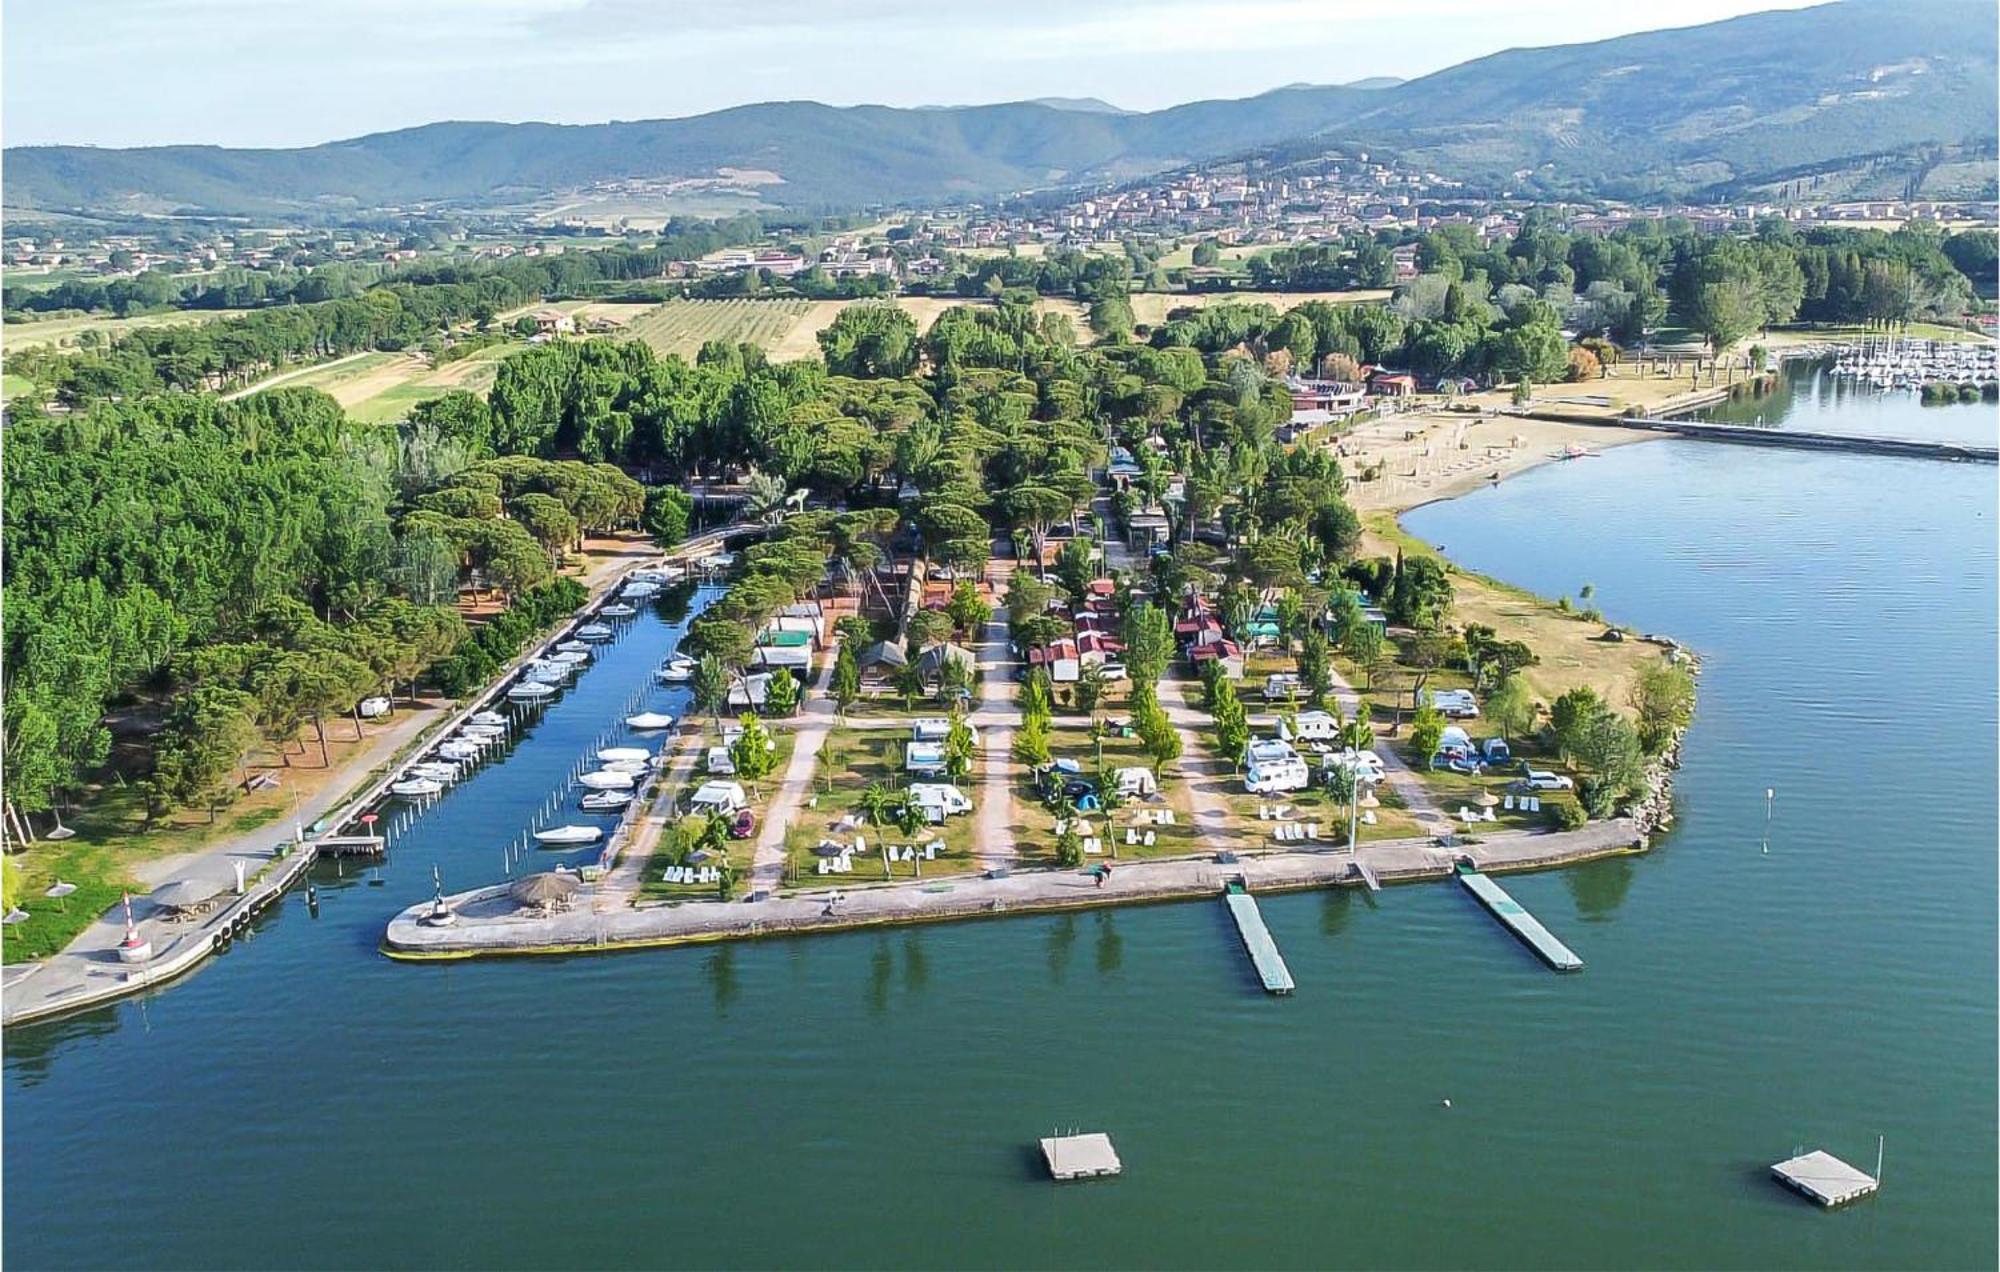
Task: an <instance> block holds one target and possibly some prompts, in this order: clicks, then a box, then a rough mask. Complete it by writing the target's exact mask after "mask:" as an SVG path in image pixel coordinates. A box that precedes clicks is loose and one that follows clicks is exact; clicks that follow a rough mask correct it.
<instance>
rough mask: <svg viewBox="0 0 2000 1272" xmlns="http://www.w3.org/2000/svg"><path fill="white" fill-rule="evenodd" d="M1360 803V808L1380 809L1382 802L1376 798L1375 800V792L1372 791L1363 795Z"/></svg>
mask: <svg viewBox="0 0 2000 1272" xmlns="http://www.w3.org/2000/svg"><path fill="white" fill-rule="evenodd" d="M1360 803H1361V806H1362V807H1363V808H1380V807H1382V801H1381V800H1379V799H1376V798H1375V792H1374V791H1369V792H1368V793H1367V794H1366V795H1363V796H1362V797H1361V800H1360Z"/></svg>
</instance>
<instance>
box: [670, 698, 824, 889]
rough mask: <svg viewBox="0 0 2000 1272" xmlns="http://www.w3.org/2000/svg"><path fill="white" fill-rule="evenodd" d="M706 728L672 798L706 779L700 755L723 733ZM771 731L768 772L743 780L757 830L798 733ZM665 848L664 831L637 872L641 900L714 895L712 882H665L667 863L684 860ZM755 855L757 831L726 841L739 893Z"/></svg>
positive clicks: (705, 752) (795, 744) (761, 824)
mask: <svg viewBox="0 0 2000 1272" xmlns="http://www.w3.org/2000/svg"><path fill="white" fill-rule="evenodd" d="M705 732H706V736H704V737H703V738H702V739H701V740H700V741H699V742H698V743H697V744H696V746H695V757H696V758H695V762H694V767H693V768H691V769H689V770H687V773H686V779H685V780H684V781H682V782H681V783H679V785H678V786H677V787H675V788H674V789H673V790H671V792H670V794H671V796H672V797H673V798H674V799H678V798H679V797H680V796H681V794H682V793H683V792H685V793H688V794H692V793H693V791H694V788H695V787H697V786H700V785H701V784H702V783H703V782H705V781H708V780H709V774H708V772H707V769H706V766H705V765H704V764H703V763H702V760H701V757H702V756H704V755H706V754H707V752H708V748H709V747H711V746H719V745H721V742H722V736H721V732H720V731H719V730H715V729H709V730H706V731H705ZM770 733H771V741H772V742H774V743H776V744H777V749H776V750H775V751H774V752H773V753H772V758H773V761H774V762H773V764H772V767H771V772H770V774H769V775H768V776H766V777H764V778H761V779H760V780H759V781H758V782H756V783H755V784H752V783H750V782H744V783H743V790H744V793H745V794H746V795H747V796H749V799H750V807H751V808H753V809H755V810H757V829H758V830H759V831H761V830H762V829H763V826H764V816H765V814H766V812H767V811H768V809H769V807H770V801H771V797H772V796H774V795H775V794H777V791H778V784H779V783H780V782H781V781H783V780H784V776H785V768H786V766H787V765H789V764H790V763H791V762H792V750H793V748H794V747H796V746H797V745H798V734H797V732H796V731H794V730H792V729H772V730H771V731H770ZM676 740H678V739H676ZM670 753H671V752H670ZM670 780H671V779H670ZM723 780H727V781H741V780H742V779H741V778H725V779H723ZM665 848H666V841H665V837H664V835H663V836H662V838H661V841H660V843H659V844H657V845H655V847H654V849H653V852H652V855H651V856H650V857H649V858H648V859H647V861H646V864H645V866H644V867H642V868H641V870H640V872H639V879H640V882H639V899H640V900H642V901H658V900H671V901H691V900H701V899H706V898H710V897H713V896H715V895H716V886H715V885H714V884H712V883H668V882H667V881H666V879H665V878H664V875H665V873H666V869H667V867H668V866H672V865H682V864H685V863H683V862H680V861H677V860H675V859H674V858H673V857H671V856H669V855H668V854H667V852H666V851H665ZM756 856H757V835H756V834H755V833H753V834H752V835H751V836H750V838H748V839H731V840H729V841H728V857H729V864H730V865H731V866H732V867H734V868H735V871H736V889H737V891H738V893H739V894H740V893H741V892H742V890H743V888H744V887H745V886H746V885H747V883H748V881H749V878H750V866H751V864H752V863H753V862H754V861H755V860H756ZM695 864H697V865H710V866H714V865H720V864H721V863H720V862H717V861H707V862H697V863H695Z"/></svg>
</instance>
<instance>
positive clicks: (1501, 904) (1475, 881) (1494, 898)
mask: <svg viewBox="0 0 2000 1272" xmlns="http://www.w3.org/2000/svg"><path fill="white" fill-rule="evenodd" d="M1458 881H1459V883H1461V884H1463V885H1464V886H1465V890H1466V891H1467V892H1470V893H1471V894H1472V895H1473V896H1475V897H1477V898H1479V903H1480V904H1481V905H1483V906H1485V907H1486V909H1487V910H1488V911H1489V912H1490V913H1491V914H1492V915H1493V917H1494V918H1496V919H1498V920H1500V922H1501V923H1502V924H1504V925H1505V926H1506V928H1507V930H1508V931H1510V932H1512V933H1513V934H1514V935H1515V936H1518V937H1520V938H1521V940H1522V941H1523V942H1524V943H1526V945H1527V946H1528V948H1529V949H1531V950H1533V951H1534V952H1535V953H1536V954H1538V955H1540V956H1541V959H1542V961H1543V962H1544V963H1547V964H1548V965H1549V966H1550V967H1552V968H1554V969H1555V970H1556V971H1559V972H1580V971H1582V970H1583V960H1582V959H1580V958H1578V957H1577V956H1576V955H1575V954H1574V953H1572V952H1571V951H1570V948H1569V946H1567V945H1564V944H1563V943H1562V942H1561V941H1558V940H1557V939H1556V938H1555V934H1554V933H1552V932H1550V931H1549V930H1548V929H1547V928H1545V927H1543V926H1542V925H1541V922H1540V921H1539V920H1537V919H1536V918H1535V916H1534V915H1532V914H1529V913H1528V912H1527V910H1525V909H1523V908H1522V906H1521V903H1520V902H1519V901H1516V900H1515V899H1514V898H1512V897H1510V896H1508V895H1507V892H1506V890H1505V889H1504V888H1502V887H1501V886H1500V885H1499V884H1497V883H1495V882H1493V881H1492V880H1491V879H1489V878H1487V877H1486V876H1485V875H1483V874H1481V873H1479V871H1477V870H1475V869H1473V868H1472V866H1471V865H1470V864H1468V863H1466V862H1460V863H1459V865H1458Z"/></svg>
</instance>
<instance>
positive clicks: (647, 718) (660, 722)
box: [625, 711, 674, 729]
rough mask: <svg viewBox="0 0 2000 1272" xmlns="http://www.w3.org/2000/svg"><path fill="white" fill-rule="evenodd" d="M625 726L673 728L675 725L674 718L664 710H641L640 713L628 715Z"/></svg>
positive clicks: (630, 727)
mask: <svg viewBox="0 0 2000 1272" xmlns="http://www.w3.org/2000/svg"><path fill="white" fill-rule="evenodd" d="M625 727H626V728H628V729H671V728H673V727H674V718H673V717H672V716H670V715H668V714H667V713H666V712H664V711H641V712H640V713H639V714H638V715H628V716H626V717H625Z"/></svg>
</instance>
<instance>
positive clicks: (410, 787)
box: [389, 777, 444, 799]
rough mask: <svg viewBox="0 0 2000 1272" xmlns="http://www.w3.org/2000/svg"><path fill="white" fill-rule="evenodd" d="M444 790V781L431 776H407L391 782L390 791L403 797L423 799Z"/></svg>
mask: <svg viewBox="0 0 2000 1272" xmlns="http://www.w3.org/2000/svg"><path fill="white" fill-rule="evenodd" d="M443 791H444V783H443V782H440V781H438V780H437V779H435V778H429V777H406V778H404V779H403V780H402V781H400V782H391V783H390V784H389V793H390V794H391V795H395V796H397V797H399V798H402V799H422V798H424V797H425V796H427V795H437V794H441V793H442V792H443Z"/></svg>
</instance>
